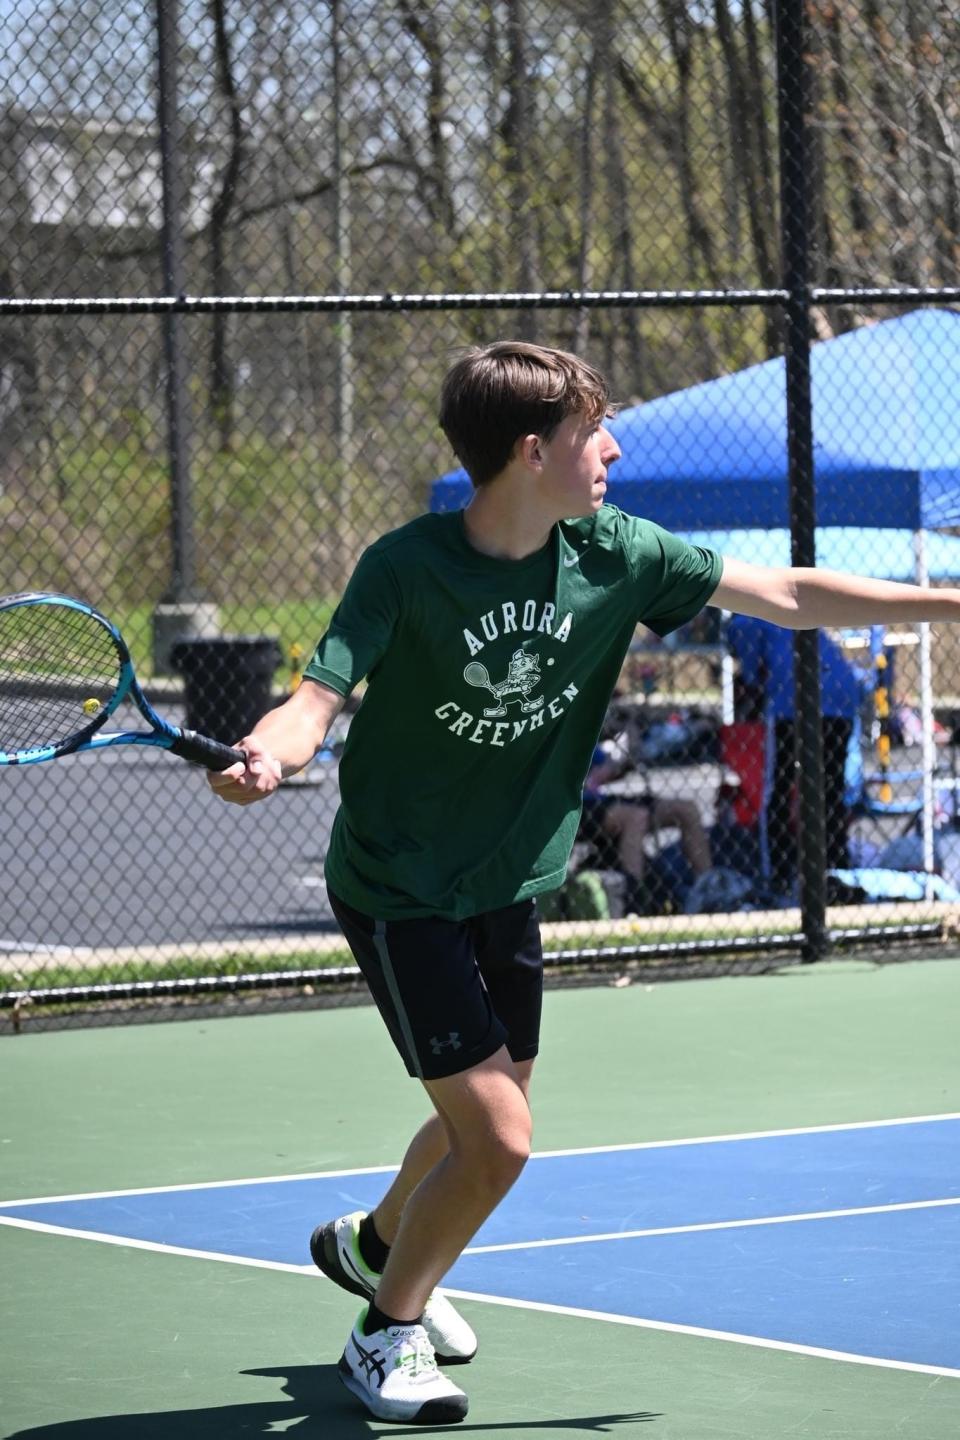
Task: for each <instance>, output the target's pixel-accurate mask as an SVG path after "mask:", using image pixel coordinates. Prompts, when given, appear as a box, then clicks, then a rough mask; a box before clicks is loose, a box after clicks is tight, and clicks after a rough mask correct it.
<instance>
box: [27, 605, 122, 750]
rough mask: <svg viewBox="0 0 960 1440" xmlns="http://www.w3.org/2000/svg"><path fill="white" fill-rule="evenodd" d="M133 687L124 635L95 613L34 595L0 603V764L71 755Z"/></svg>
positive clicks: (85, 606)
mask: <svg viewBox="0 0 960 1440" xmlns="http://www.w3.org/2000/svg"><path fill="white" fill-rule="evenodd" d="M134 684H135V681H134V674H133V664H132V662H131V659H130V654H129V651H128V650H127V647H126V645H125V643H124V641H123V637H122V636H121V634H120V632H119V631H118V630H117V628H116V626H114V625H111V623H110V621H109V620H107V618H106V617H105V616H103V615H101V614H100V613H99V611H97V610H94V609H93V608H92V607H91V606H89V605H86V604H84V602H83V601H82V600H76V599H74V598H73V597H72V596H69V595H58V594H55V593H47V592H41V591H29V592H23V593H21V594H17V595H5V596H3V597H0V763H2V764H7V765H16V764H26V763H28V761H30V760H36V759H54V758H55V757H56V756H57V755H66V754H69V753H70V752H71V751H72V750H76V749H78V748H79V747H80V746H81V745H83V744H84V743H85V742H86V741H87V740H89V739H90V737H91V736H92V735H94V734H95V733H96V731H98V730H99V729H100V728H101V726H102V725H104V724H105V722H106V720H107V719H108V717H109V716H110V715H112V714H113V712H114V711H115V710H116V708H117V706H118V705H119V704H120V703H121V702H122V700H123V699H124V697H125V696H126V695H127V694H128V693H129V691H130V689H131V687H132V686H133V685H134Z"/></svg>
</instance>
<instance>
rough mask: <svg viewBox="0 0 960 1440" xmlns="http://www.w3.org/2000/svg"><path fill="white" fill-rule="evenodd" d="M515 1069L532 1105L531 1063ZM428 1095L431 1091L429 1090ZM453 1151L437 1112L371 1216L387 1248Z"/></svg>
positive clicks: (518, 1064)
mask: <svg viewBox="0 0 960 1440" xmlns="http://www.w3.org/2000/svg"><path fill="white" fill-rule="evenodd" d="M514 1069H515V1070H516V1073H517V1082H518V1084H519V1086H520V1088H521V1090H522V1091H523V1093H524V1096H525V1097H526V1098H527V1101H528V1103H529V1088H530V1076H531V1073H532V1071H533V1061H532V1060H518V1061H517V1062H516V1063H515V1065H514ZM428 1093H429V1090H428ZM449 1149H450V1142H449V1140H448V1138H447V1126H446V1124H445V1123H444V1121H443V1119H442V1118H441V1115H440V1112H439V1111H437V1112H435V1113H434V1114H433V1115H431V1116H430V1118H429V1119H428V1120H427V1121H425V1123H424V1124H423V1125H421V1127H420V1129H419V1130H418V1131H417V1133H416V1135H414V1137H413V1139H412V1140H411V1142H410V1144H409V1145H408V1147H407V1153H406V1155H405V1156H404V1157H403V1164H402V1165H401V1166H400V1170H399V1172H398V1174H397V1176H396V1178H395V1179H394V1181H393V1183H392V1184H391V1186H390V1188H389V1190H388V1191H387V1192H386V1194H385V1195H384V1197H383V1199H382V1200H381V1201H380V1203H379V1204H378V1205H377V1206H376V1208H375V1209H374V1210H373V1211H372V1212H371V1213H372V1216H373V1223H374V1226H375V1228H376V1232H377V1234H378V1235H379V1236H380V1239H381V1240H382V1241H383V1243H384V1244H385V1245H392V1244H393V1242H394V1240H395V1239H396V1237H397V1231H398V1230H399V1228H400V1217H401V1215H402V1214H403V1208H404V1206H405V1205H406V1203H407V1200H408V1199H409V1198H410V1196H411V1194H412V1193H413V1191H414V1190H415V1189H416V1188H417V1186H418V1185H419V1184H420V1182H421V1180H423V1179H424V1177H425V1176H426V1175H427V1174H428V1173H429V1172H430V1171H431V1170H432V1169H433V1167H434V1166H435V1165H437V1164H438V1163H439V1162H440V1161H441V1160H442V1159H443V1157H444V1156H445V1155H446V1154H447V1152H448V1150H449Z"/></svg>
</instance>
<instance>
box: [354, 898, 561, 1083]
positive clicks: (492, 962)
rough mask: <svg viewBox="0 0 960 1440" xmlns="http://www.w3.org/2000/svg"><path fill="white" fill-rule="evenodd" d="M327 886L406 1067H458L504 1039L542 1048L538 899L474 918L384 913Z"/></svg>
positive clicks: (524, 1055)
mask: <svg viewBox="0 0 960 1440" xmlns="http://www.w3.org/2000/svg"><path fill="white" fill-rule="evenodd" d="M328 896H329V900H330V905H331V907H332V909H333V913H334V915H335V916H336V917H337V921H338V922H339V925H340V928H341V930H342V931H343V933H344V936H345V937H346V939H347V942H348V944H349V946H350V949H351V950H352V951H353V953H354V956H355V957H356V961H357V964H358V965H359V966H360V969H361V971H362V972H363V976H364V979H365V980H366V982H367V984H368V986H369V987H370V993H371V994H372V996H373V998H374V1000H375V1001H376V1004H377V1008H378V1010H379V1011H380V1014H381V1015H382V1016H383V1018H384V1020H385V1022H386V1025H387V1029H388V1030H389V1031H390V1035H391V1038H392V1039H393V1043H394V1044H395V1045H396V1047H397V1049H398V1050H399V1052H400V1056H401V1059H402V1060H403V1062H404V1064H405V1065H406V1067H407V1072H408V1074H410V1075H415V1076H417V1077H418V1078H419V1079H421V1080H439V1079H441V1077H443V1076H444V1075H457V1074H459V1073H460V1072H461V1071H463V1070H469V1069H470V1068H471V1067H472V1066H473V1065H479V1064H480V1062H481V1061H483V1060H487V1059H489V1057H490V1056H491V1055H493V1054H494V1053H495V1052H496V1051H497V1050H499V1049H500V1047H501V1046H502V1045H506V1047H507V1050H508V1051H509V1053H510V1056H511V1057H512V1059H514V1060H531V1059H532V1058H533V1057H534V1055H536V1053H537V1049H538V1046H539V1040H540V1009H541V1002H542V996H543V951H542V950H541V948H540V924H539V921H538V919H537V912H536V906H535V904H534V902H533V901H532V900H521V901H520V902H519V904H517V905H508V906H507V907H506V908H505V909H503V910H491V911H488V912H487V913H486V914H484V915H474V916H472V917H471V918H470V919H469V920H441V919H438V918H437V917H436V916H425V917H423V918H421V919H411V920H377V919H375V918H374V917H373V916H371V915H365V914H362V913H361V912H360V911H359V910H354V909H353V908H352V906H350V905H347V904H346V903H345V902H344V901H343V900H341V899H340V898H339V897H338V896H337V895H334V894H333V892H332V891H328Z"/></svg>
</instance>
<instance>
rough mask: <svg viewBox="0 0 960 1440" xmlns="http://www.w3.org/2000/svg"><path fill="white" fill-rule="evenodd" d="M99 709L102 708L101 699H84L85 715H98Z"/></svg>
mask: <svg viewBox="0 0 960 1440" xmlns="http://www.w3.org/2000/svg"><path fill="white" fill-rule="evenodd" d="M99 709H100V701H99V700H93V699H90V700H84V702H83V713H84V715H96V713H97V711H98V710H99Z"/></svg>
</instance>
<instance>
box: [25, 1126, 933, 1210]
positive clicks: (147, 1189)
mask: <svg viewBox="0 0 960 1440" xmlns="http://www.w3.org/2000/svg"><path fill="white" fill-rule="evenodd" d="M936 1120H960V1111H947V1112H946V1113H945V1114H942V1115H904V1116H901V1117H900V1118H899V1119H896V1120H852V1121H849V1122H847V1123H846V1124H840V1125H800V1126H795V1127H794V1128H793V1129H786V1130H745V1131H742V1132H738V1133H737V1134H733V1135H697V1136H694V1137H692V1138H689V1139H679V1140H637V1141H630V1142H628V1143H626V1144H623V1145H583V1146H580V1147H577V1148H575V1149H572V1150H537V1151H536V1152H535V1153H534V1154H533V1155H531V1156H530V1159H531V1160H556V1159H562V1158H563V1157H564V1156H568V1155H612V1154H615V1153H618V1152H620V1151H624V1150H664V1149H670V1148H671V1147H674V1146H681V1145H724V1144H728V1143H729V1142H731V1141H734V1140H775V1139H777V1138H779V1137H780V1136H787V1135H826V1134H831V1133H834V1132H837V1131H841V1130H878V1129H883V1128H885V1127H889V1126H896V1125H928V1124H930V1123H931V1122H933V1121H936ZM399 1168H400V1166H399V1165H366V1166H362V1167H354V1168H353V1169H352V1170H309V1171H305V1172H304V1173H303V1174H300V1175H256V1176H252V1177H249V1178H247V1179H241V1180H198V1181H195V1182H193V1183H192V1184H191V1183H188V1184H182V1185H142V1186H138V1187H136V1188H134V1189H131V1190H88V1191H82V1192H80V1193H77V1194H74V1195H36V1196H31V1197H30V1198H29V1199H26V1200H0V1210H2V1209H3V1208H4V1207H5V1206H8V1205H54V1204H57V1203H58V1202H60V1201H67V1200H109V1199H112V1198H114V1197H119V1196H123V1195H163V1194H166V1193H167V1192H170V1193H171V1194H172V1193H174V1192H176V1191H178V1190H218V1189H225V1188H226V1187H228V1186H230V1185H286V1184H290V1183H292V1182H295V1181H297V1180H339V1179H345V1178H346V1177H347V1176H350V1175H388V1174H391V1173H396V1171H397V1170H399Z"/></svg>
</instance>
